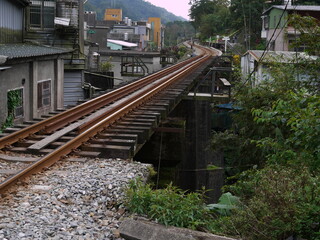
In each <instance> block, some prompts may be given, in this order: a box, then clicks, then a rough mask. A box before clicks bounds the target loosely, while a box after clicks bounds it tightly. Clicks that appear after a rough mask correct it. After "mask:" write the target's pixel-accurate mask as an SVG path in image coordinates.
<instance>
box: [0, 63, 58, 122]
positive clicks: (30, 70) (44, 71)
mask: <svg viewBox="0 0 320 240" xmlns="http://www.w3.org/2000/svg"><path fill="white" fill-rule="evenodd" d="M9 66H11V68H10V69H7V70H5V71H0V103H1V104H0V125H1V124H2V123H3V122H4V121H5V119H6V118H7V113H8V107H7V102H8V99H7V93H8V91H10V90H15V89H20V88H22V89H23V103H24V106H23V107H24V116H23V118H21V119H17V120H18V121H23V120H32V119H33V118H38V117H41V115H43V114H48V113H49V112H50V111H53V110H54V109H56V108H62V106H63V104H62V102H63V61H62V59H54V60H46V61H34V62H27V63H20V64H11V65H9ZM43 80H51V104H50V106H48V107H43V108H40V109H38V97H37V96H38V82H41V81H43Z"/></svg>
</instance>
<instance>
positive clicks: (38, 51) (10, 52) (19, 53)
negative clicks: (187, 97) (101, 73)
mask: <svg viewBox="0 0 320 240" xmlns="http://www.w3.org/2000/svg"><path fill="white" fill-rule="evenodd" d="M68 52H71V50H66V49H61V48H55V47H48V46H39V45H34V44H26V43H17V44H0V55H3V56H6V57H7V58H8V59H15V58H27V57H38V56H48V55H57V54H65V53H68Z"/></svg>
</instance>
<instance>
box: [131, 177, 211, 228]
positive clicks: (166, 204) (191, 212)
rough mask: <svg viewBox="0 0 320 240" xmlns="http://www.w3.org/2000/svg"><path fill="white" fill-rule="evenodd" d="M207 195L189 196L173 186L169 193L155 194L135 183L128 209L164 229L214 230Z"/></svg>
mask: <svg viewBox="0 0 320 240" xmlns="http://www.w3.org/2000/svg"><path fill="white" fill-rule="evenodd" d="M203 196H204V195H203V194H200V193H188V194H187V193H186V192H184V191H182V190H180V189H178V188H176V187H174V186H172V184H169V185H168V186H167V187H166V188H165V189H158V190H153V189H152V188H151V186H150V185H149V184H144V183H142V181H141V180H134V181H131V182H130V184H129V187H128V188H127V190H126V201H125V205H126V207H127V208H128V209H129V211H131V212H133V213H137V214H140V215H146V216H147V217H149V218H151V219H153V220H155V221H157V222H159V223H162V224H164V225H170V226H176V227H185V228H190V229H201V228H207V229H208V228H210V224H212V223H213V221H212V217H211V215H210V214H209V210H208V209H207V208H206V206H205V203H204V200H203Z"/></svg>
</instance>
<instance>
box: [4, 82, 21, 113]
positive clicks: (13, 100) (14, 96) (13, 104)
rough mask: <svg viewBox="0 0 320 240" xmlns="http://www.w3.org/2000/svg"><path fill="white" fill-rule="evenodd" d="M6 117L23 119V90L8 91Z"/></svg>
mask: <svg viewBox="0 0 320 240" xmlns="http://www.w3.org/2000/svg"><path fill="white" fill-rule="evenodd" d="M7 106H8V117H10V118H12V119H16V118H19V117H23V88H19V89H15V90H10V91H8V93H7Z"/></svg>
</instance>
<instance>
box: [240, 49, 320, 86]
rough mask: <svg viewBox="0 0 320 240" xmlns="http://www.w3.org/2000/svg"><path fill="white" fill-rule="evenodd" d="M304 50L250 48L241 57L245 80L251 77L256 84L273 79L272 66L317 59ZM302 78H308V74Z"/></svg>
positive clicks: (251, 81)
mask: <svg viewBox="0 0 320 240" xmlns="http://www.w3.org/2000/svg"><path fill="white" fill-rule="evenodd" d="M317 59H318V57H317V56H310V55H308V54H307V53H304V52H290V51H262V50H249V51H247V52H246V53H245V54H244V55H243V56H242V57H241V71H242V76H243V78H244V79H245V80H247V79H248V78H250V83H251V84H252V85H253V86H254V85H257V84H259V83H260V82H261V81H263V80H268V79H271V74H270V66H271V65H272V64H274V63H277V64H299V62H303V63H306V62H308V61H310V62H313V61H315V60H317ZM300 78H301V79H302V78H305V79H306V78H308V76H307V75H304V76H302V75H301V76H300Z"/></svg>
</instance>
